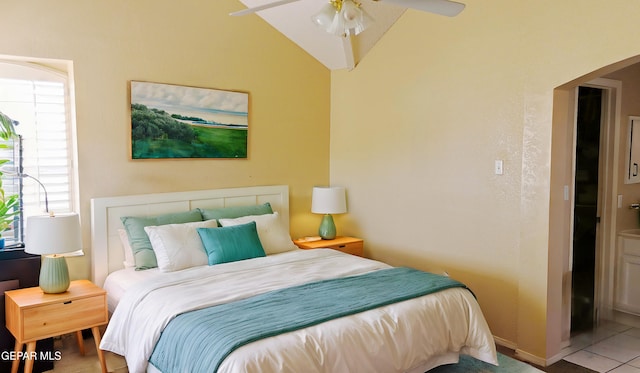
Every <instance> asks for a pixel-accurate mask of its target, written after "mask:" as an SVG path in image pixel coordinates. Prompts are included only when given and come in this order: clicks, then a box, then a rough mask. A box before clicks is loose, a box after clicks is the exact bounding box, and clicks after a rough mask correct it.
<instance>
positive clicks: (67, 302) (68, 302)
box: [63, 300, 72, 304]
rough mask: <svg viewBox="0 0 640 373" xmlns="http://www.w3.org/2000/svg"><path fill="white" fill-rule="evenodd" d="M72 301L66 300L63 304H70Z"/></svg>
mask: <svg viewBox="0 0 640 373" xmlns="http://www.w3.org/2000/svg"><path fill="white" fill-rule="evenodd" d="M71 302H72V301H70V300H68V301H66V302H64V303H63V304H71Z"/></svg>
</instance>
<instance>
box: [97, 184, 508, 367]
mask: <svg viewBox="0 0 640 373" xmlns="http://www.w3.org/2000/svg"><path fill="white" fill-rule="evenodd" d="M265 206H267V207H268V208H269V210H270V211H263V210H264V208H265ZM256 209H258V210H260V211H259V213H257V212H256V211H257V210H256ZM194 211H199V212H200V213H201V219H199V220H197V219H196V220H194V219H191V217H190V218H189V219H191V220H189V219H187V220H189V221H186V222H182V221H180V222H177V223H176V222H172V221H171V222H169V221H163V220H162V219H160V218H158V217H161V216H169V215H171V216H172V218H175V216H178V215H179V216H180V219H182V218H183V217H185V216H187V215H190V214H191V213H192V212H194ZM220 211H224V214H223V215H224V216H223V215H218V214H219V213H220ZM230 211H232V212H233V213H232V214H231V216H226V215H225V214H230V213H231V212H230ZM132 217H133V218H135V219H133V220H134V221H135V222H136V223H139V222H140V221H143V222H146V223H149V224H147V225H145V226H144V231H145V233H146V234H147V237H146V239H147V240H149V241H151V242H152V243H153V245H152V246H153V247H152V249H153V250H151V251H152V252H154V254H157V255H155V256H154V260H155V262H154V265H149V267H151V268H148V269H145V270H136V268H135V267H136V266H140V263H142V262H144V260H141V258H143V259H144V258H146V257H144V256H142V257H141V256H140V255H139V254H140V253H141V252H142V250H138V251H137V252H136V253H135V254H134V255H133V256H134V258H133V259H135V260H132V258H131V252H130V250H132V249H131V248H127V247H126V244H127V242H129V241H131V238H132V237H133V236H134V233H132V231H131V230H128V229H129V228H131V227H130V224H131V223H130V220H128V219H130V218H132ZM212 217H214V218H213V219H212ZM216 217H217V218H216ZM136 219H140V220H139V221H138V220H136ZM145 219H150V220H145ZM158 219H160V220H158ZM91 224H92V274H93V281H94V282H95V283H96V284H98V285H100V286H103V287H104V288H105V289H106V290H107V298H108V303H109V309H110V312H111V313H112V314H111V319H110V322H109V324H108V326H107V329H106V331H105V335H104V336H103V338H102V342H101V348H102V349H104V350H108V351H112V352H114V353H116V354H120V355H123V356H124V357H125V359H126V361H127V365H128V368H129V371H130V372H164V373H169V372H172V373H173V372H180V371H185V372H186V371H190V372H194V371H218V372H300V371H305V372H345V371H349V372H426V371H428V370H429V369H432V368H434V367H436V366H439V365H443V364H450V363H455V362H457V361H458V357H459V355H460V354H466V355H470V356H472V357H474V358H477V359H479V360H482V361H485V362H488V363H491V364H496V365H497V357H496V351H495V344H494V341H493V337H492V335H491V333H490V330H489V328H488V326H487V323H486V321H485V319H484V317H483V315H482V312H481V310H480V307H479V305H478V303H477V301H476V299H475V297H474V295H473V293H472V292H471V291H470V290H469V289H467V288H466V287H464V285H463V284H459V283H457V282H455V281H451V280H450V279H447V278H444V277H442V276H434V275H432V274H427V273H424V272H421V271H416V270H413V269H411V268H392V267H390V266H388V265H386V264H384V263H381V262H377V261H374V260H369V259H366V258H359V257H356V256H352V255H347V254H344V253H341V252H338V251H334V250H330V249H317V250H300V249H297V248H296V247H295V246H294V245H293V243H292V242H291V239H290V236H288V231H289V230H288V227H289V195H288V187H287V186H286V185H276V186H259V187H246V188H229V189H216V190H206V191H194V192H177V193H160V194H149V195H138V196H123V197H106V198H96V199H93V200H92V219H91ZM220 226H221V227H220ZM123 232H124V233H123ZM194 237H195V238H194ZM229 237H231V238H229ZM133 242H135V239H134V241H133ZM133 242H129V243H130V246H131V244H133ZM196 242H198V243H196ZM197 245H200V251H204V253H203V254H202V253H200V251H199V252H196V251H193V250H195V249H194V248H195V247H196V246H197ZM178 246H180V247H182V246H184V247H185V249H182V248H181V249H176V248H177V247H178ZM134 247H135V245H134ZM254 247H255V248H256V249H255V250H254V249H253V248H254ZM136 248H138V247H136ZM187 248H188V249H187ZM202 248H204V250H202ZM245 248H251V249H245ZM259 248H262V249H263V251H262V254H260V253H258V254H256V253H255V251H256V250H257V251H258V252H259ZM189 250H191V251H189ZM134 251H135V250H134ZM185 252H189V253H190V254H189V255H186V256H185V255H184V253H185ZM144 254H145V255H148V254H150V253H148V252H147V251H144ZM238 255H239V257H237V256H238ZM185 258H186V259H185ZM205 258H206V259H205ZM238 258H239V259H238ZM203 260H205V261H207V262H206V263H205V264H203ZM132 261H133V262H134V263H132ZM210 263H213V265H210ZM144 265H146V264H144ZM144 265H142V267H144Z"/></svg>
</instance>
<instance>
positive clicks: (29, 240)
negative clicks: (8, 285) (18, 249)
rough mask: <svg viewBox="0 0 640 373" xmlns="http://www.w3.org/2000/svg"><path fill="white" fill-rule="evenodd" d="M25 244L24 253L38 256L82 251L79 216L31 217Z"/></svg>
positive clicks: (28, 219) (73, 214)
mask: <svg viewBox="0 0 640 373" xmlns="http://www.w3.org/2000/svg"><path fill="white" fill-rule="evenodd" d="M24 244H25V249H24V251H26V252H27V253H30V254H38V255H47V254H63V253H68V252H71V251H77V250H80V249H82V237H81V234H80V218H79V217H78V214H75V213H71V214H58V215H55V216H49V215H38V216H29V217H28V218H27V227H26V233H25V243H24Z"/></svg>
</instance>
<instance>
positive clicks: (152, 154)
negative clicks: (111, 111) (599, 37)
mask: <svg viewBox="0 0 640 373" xmlns="http://www.w3.org/2000/svg"><path fill="white" fill-rule="evenodd" d="M248 114H249V94H248V93H242V92H231V91H221V90H216V89H208V88H194V87H186V86H179V85H171V84H161V83H147V82H136V81H132V82H131V157H132V158H133V159H159V158H247V133H248V130H249V120H248V116H249V115H248Z"/></svg>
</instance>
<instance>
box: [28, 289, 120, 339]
mask: <svg viewBox="0 0 640 373" xmlns="http://www.w3.org/2000/svg"><path fill="white" fill-rule="evenodd" d="M22 320H23V325H22V331H23V333H24V334H23V336H24V340H25V341H28V340H31V339H42V338H46V337H50V336H56V335H60V334H64V333H69V332H73V331H76V330H79V329H84V328H89V327H92V326H96V325H102V324H106V323H107V321H108V320H107V315H106V312H105V297H104V296H102V295H101V296H96V297H90V298H80V299H73V300H69V301H66V302H59V303H51V304H47V305H43V306H39V307H34V308H26V309H23V310H22Z"/></svg>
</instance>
